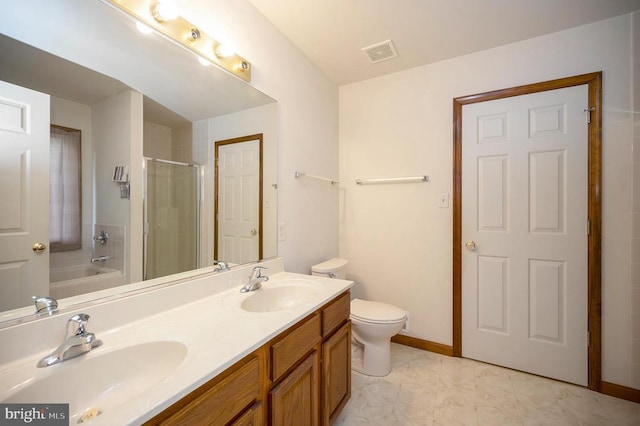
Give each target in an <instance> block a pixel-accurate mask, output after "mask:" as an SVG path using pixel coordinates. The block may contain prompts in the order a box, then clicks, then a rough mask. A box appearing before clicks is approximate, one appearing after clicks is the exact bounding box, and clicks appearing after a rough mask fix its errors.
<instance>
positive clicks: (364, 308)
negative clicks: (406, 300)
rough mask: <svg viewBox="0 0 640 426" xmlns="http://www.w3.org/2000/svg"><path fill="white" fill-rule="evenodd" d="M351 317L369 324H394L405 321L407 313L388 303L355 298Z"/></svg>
mask: <svg viewBox="0 0 640 426" xmlns="http://www.w3.org/2000/svg"><path fill="white" fill-rule="evenodd" d="M351 319H353V320H357V321H361V322H364V323H369V324H394V323H398V322H403V321H405V320H406V319H407V313H406V312H405V311H404V310H402V309H400V308H398V307H397V306H393V305H389V304H388V303H382V302H373V301H370V300H361V299H353V300H352V301H351Z"/></svg>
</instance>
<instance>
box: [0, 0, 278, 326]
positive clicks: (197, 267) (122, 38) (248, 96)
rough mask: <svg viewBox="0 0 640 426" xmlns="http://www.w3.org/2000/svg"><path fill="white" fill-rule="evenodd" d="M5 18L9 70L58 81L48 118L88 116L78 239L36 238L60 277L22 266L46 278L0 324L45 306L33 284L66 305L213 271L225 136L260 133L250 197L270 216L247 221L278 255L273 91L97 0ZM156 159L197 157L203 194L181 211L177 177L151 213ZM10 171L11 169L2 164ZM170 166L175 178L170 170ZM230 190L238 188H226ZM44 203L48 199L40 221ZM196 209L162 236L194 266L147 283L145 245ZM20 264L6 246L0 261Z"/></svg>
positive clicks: (9, 77)
mask: <svg viewBox="0 0 640 426" xmlns="http://www.w3.org/2000/svg"><path fill="white" fill-rule="evenodd" d="M0 28H2V30H1V31H2V35H0V81H5V82H9V83H11V84H13V85H17V86H20V87H25V88H31V89H33V90H36V91H39V92H43V93H47V94H49V95H50V104H51V116H50V122H51V124H58V125H60V126H63V127H68V128H74V129H77V128H83V129H84V130H83V132H82V136H81V139H82V149H81V157H82V163H81V170H82V172H81V174H82V189H81V198H82V204H81V205H82V210H81V211H82V213H81V214H82V221H81V223H82V225H81V227H82V242H81V248H80V249H74V250H69V251H62V252H56V253H51V252H50V250H45V251H44V252H42V253H40V254H36V253H34V252H32V251H31V245H29V246H28V247H27V249H28V253H25V254H24V255H23V258H25V259H27V258H29V257H35V258H36V259H37V260H39V261H41V262H40V263H46V264H47V266H49V264H50V266H51V267H52V268H49V267H47V268H46V269H47V277H49V276H50V280H49V279H47V280H46V282H45V280H35V279H31V277H33V275H31V274H30V272H29V271H28V270H27V269H25V268H23V269H22V270H19V271H18V275H19V274H22V275H23V276H24V277H26V279H27V280H29V279H31V283H30V284H33V283H36V284H37V285H36V286H35V287H33V288H31V289H30V290H29V291H23V292H22V293H23V294H21V295H20V297H19V298H20V303H19V305H18V306H5V307H3V308H2V311H3V312H2V313H0V327H2V326H3V324H4V325H6V324H10V323H13V322H15V320H16V319H18V320H20V321H25V320H29V319H32V318H34V317H33V316H32V315H31V313H32V312H34V311H35V310H34V309H32V307H31V301H30V296H32V295H35V294H32V293H36V292H37V293H39V294H38V295H39V296H43V295H47V294H51V295H52V296H54V297H56V296H57V297H59V298H62V300H60V307H61V308H63V309H64V308H65V307H68V306H73V305H74V304H78V303H81V304H87V303H92V301H94V300H98V299H100V300H101V299H103V298H105V297H118V294H120V293H122V292H131V291H135V292H139V291H145V289H146V288H147V287H148V286H154V285H162V284H165V283H168V282H172V281H175V280H178V279H182V278H185V277H189V276H193V275H196V274H200V273H203V272H208V271H211V270H212V269H213V262H214V259H215V257H214V253H215V252H216V251H218V249H219V248H220V245H219V246H217V247H216V241H218V242H219V243H220V242H221V241H223V240H225V239H223V238H216V235H215V234H214V230H216V229H217V227H218V223H217V221H216V220H215V217H214V216H215V215H214V213H213V212H214V210H215V209H218V210H219V211H222V212H224V202H225V201H224V198H225V197H218V198H217V194H218V190H217V189H216V187H215V182H216V176H217V174H218V173H217V172H218V170H217V163H219V162H216V161H214V156H215V154H216V152H217V150H216V149H215V143H216V142H225V141H230V140H234V139H243V138H246V137H249V136H251V137H254V139H256V140H257V139H260V144H261V145H260V147H261V149H260V151H259V152H260V153H261V157H260V160H261V168H260V170H261V176H260V181H261V185H260V188H259V191H254V192H256V193H260V198H256V199H255V200H254V201H252V203H254V204H255V206H254V207H256V206H257V209H259V210H258V211H259V213H258V214H256V216H259V217H260V218H261V220H262V223H261V224H260V225H259V226H258V227H251V229H250V230H249V232H250V233H251V234H254V235H255V236H256V237H257V236H260V241H261V244H260V250H255V252H256V253H257V252H261V257H262V258H269V257H273V256H276V255H277V240H276V227H277V224H276V222H277V208H276V207H277V189H276V188H277V185H276V183H277V171H276V151H277V135H276V120H277V117H276V114H277V104H276V101H275V100H274V99H272V98H270V97H269V96H267V95H265V94H263V93H261V92H259V91H258V90H256V89H255V88H253V87H251V85H250V84H247V83H245V82H244V81H241V80H240V79H238V78H237V77H235V76H232V75H230V74H228V73H227V72H225V71H223V70H221V69H218V68H216V67H214V66H209V67H203V66H202V65H201V64H200V63H199V62H198V61H197V58H196V57H195V55H194V54H193V53H192V52H189V51H187V50H186V49H184V48H182V47H181V46H178V45H176V44H174V43H171V42H169V41H167V40H166V39H163V38H161V37H159V36H158V35H157V34H151V35H146V36H145V35H143V34H141V33H139V32H138V31H137V30H136V29H135V22H134V21H133V20H132V19H131V18H130V17H128V16H126V15H124V14H123V13H121V12H120V11H117V10H115V9H114V8H112V7H110V6H108V5H106V4H104V3H103V2H101V1H99V0H28V1H24V2H11V3H10V4H9V5H6V7H5V10H4V11H3V14H2V16H0ZM70 82H72V83H73V84H70ZM0 97H3V95H2V94H0ZM123 102H124V103H125V104H126V105H127V107H128V108H129V113H128V114H125V119H126V121H127V124H126V125H124V126H122V125H118V124H117V123H118V122H110V121H109V119H110V118H109V117H110V116H113V115H118V114H117V113H114V106H116V105H118V103H120V104H121V103H123ZM105 116H106V117H107V119H105V120H98V122H96V117H99V118H100V119H101V118H103V117H105ZM82 117H85V118H86V117H89V118H86V119H83V118H82ZM83 120H84V123H85V124H83ZM86 123H89V124H86ZM120 123H121V122H120ZM126 126H129V127H128V128H127V129H125V130H126V132H124V133H123V132H118V131H116V130H117V129H120V130H122V129H121V128H122V127H126ZM104 128H106V130H107V131H106V132H103V130H105V129H104ZM250 139H251V138H250ZM158 160H159V161H158ZM149 161H154V162H157V163H164V164H173V163H175V164H185V165H187V166H194V167H195V168H194V170H197V171H196V172H195V179H196V180H197V185H196V186H198V187H199V191H200V192H199V193H196V194H191V195H192V197H191V198H193V199H195V201H197V204H196V205H195V206H194V207H193V210H189V211H188V212H187V213H184V214H182V213H179V212H177V210H176V209H175V207H176V206H177V205H182V204H184V197H183V198H179V197H178V195H179V194H180V193H181V191H182V193H184V189H178V192H177V193H176V194H174V195H170V196H167V197H164V198H165V201H166V199H169V201H170V202H169V203H168V204H166V203H165V204H164V205H163V204H160V207H158V211H156V212H155V214H154V215H151V214H149V211H148V210H146V209H145V205H144V203H145V201H147V200H146V197H145V192H144V189H145V188H144V184H145V179H144V177H143V173H145V172H146V171H147V170H146V168H145V162H149ZM1 164H5V165H6V164H7V163H6V162H5V163H1ZM116 166H124V170H125V171H126V172H128V178H124V179H116V176H114V171H115V167H116ZM0 167H2V168H5V166H3V165H0ZM0 173H4V174H5V175H6V174H7V173H9V172H8V171H7V170H5V171H4V172H3V171H2V170H1V169H0ZM161 173H165V177H164V178H163V179H165V180H167V179H166V173H168V172H165V171H163V172H161ZM192 174H193V173H192ZM180 179H181V178H178V177H172V178H169V181H170V183H169V185H168V186H169V187H171V186H173V187H178V188H184V187H183V186H180V185H181V184H178V183H177V182H178V181H179V180H180ZM118 180H122V182H117V181H118ZM37 184H38V185H40V186H46V185H47V184H48V178H46V177H44V176H43V175H42V173H41V174H40V175H38V176H37ZM229 187H231V186H229ZM174 189H175V188H174ZM165 190H166V189H161V190H159V189H157V188H156V189H155V191H160V192H162V191H165ZM123 191H124V192H123ZM127 191H128V192H127ZM125 192H127V193H126V194H125ZM125 195H126V196H125ZM233 196H234V194H232V193H228V194H227V198H233ZM127 197H128V198H127ZM160 198H162V197H160ZM216 199H217V203H216V202H215V201H214V200H216ZM171 200H173V204H172V203H171ZM196 212H197V213H199V215H195V213H196ZM43 216H44V214H42V212H40V216H39V217H40V219H39V220H42V219H43ZM185 216H190V217H191V219H192V220H194V221H195V222H196V223H192V224H191V225H189V226H182V227H178V228H179V229H175V230H173V231H172V232H173V234H172V235H169V236H167V235H164V236H163V237H160V238H155V240H154V241H156V242H157V241H160V242H159V243H158V244H157V248H156V249H157V250H161V249H162V247H169V248H172V249H173V252H172V253H171V254H169V255H168V257H167V259H171V260H172V261H173V260H176V257H178V256H183V257H184V256H186V254H185V253H187V252H189V253H188V255H189V256H190V259H188V261H186V262H181V263H182V264H183V266H180V267H179V268H178V269H175V270H171V269H166V268H165V269H166V270H165V269H163V268H160V269H162V270H161V271H159V272H158V271H156V272H155V273H154V274H147V275H146V277H147V278H150V280H149V281H146V282H141V281H143V279H144V278H145V265H146V261H147V260H148V258H147V257H148V254H149V252H150V249H148V248H147V250H146V251H145V250H143V245H144V244H145V242H148V241H147V240H148V236H149V235H150V228H151V230H153V229H155V228H157V229H162V230H164V229H165V228H168V227H170V226H172V225H176V224H182V223H183V222H182V221H183V220H184V218H185ZM218 216H219V215H218ZM151 218H152V219H151ZM1 222H2V221H1V220H0V227H2V226H1V225H2V224H1ZM184 228H190V229H196V235H195V238H194V240H195V246H194V243H193V241H192V242H191V245H190V246H189V249H188V250H183V249H181V248H179V249H177V250H176V246H175V244H176V242H177V241H178V240H179V239H180V238H182V235H181V234H182V233H183V230H184ZM258 230H259V231H258ZM101 232H104V233H105V234H107V235H108V240H107V241H106V242H105V243H104V244H102V241H99V239H96V238H98V237H99V236H100V233H101ZM3 233H4V234H5V235H6V234H7V233H10V232H7V230H6V229H4V230H1V231H0V255H2V254H3V253H6V252H7V251H9V250H8V246H7V247H2V245H3V244H5V243H3V241H2V238H1V237H2V234H3ZM45 238H46V239H48V237H45ZM256 240H257V238H256ZM34 242H35V241H34ZM45 242H46V243H48V240H47V241H45ZM47 245H48V244H47ZM218 253H224V250H222V251H218ZM227 253H230V251H228V252H227ZM219 256H220V257H221V259H220V260H225V261H227V262H230V263H231V264H238V263H242V262H248V261H256V260H259V259H258V256H256V258H255V259H254V258H244V259H242V258H238V259H235V258H228V259H223V258H222V256H224V255H219ZM228 256H232V255H231V254H229V255H228ZM193 257H195V259H194V258H193ZM42 259H46V262H42ZM91 260H94V262H91ZM18 263H19V262H13V263H12V262H7V261H6V260H4V259H1V258H0V264H4V265H7V264H11V265H16V264H18ZM165 263H167V262H164V261H163V259H162V258H160V259H156V260H155V265H156V269H158V268H157V265H158V264H160V265H163V266H164V264H165ZM23 264H24V265H28V262H23ZM184 265H188V266H184ZM29 267H30V266H27V267H26V268H29ZM5 270H6V268H5ZM172 272H178V274H171V273H172ZM167 274H170V275H167ZM15 276H16V274H13V275H11V274H5V275H4V277H3V274H2V273H0V282H1V283H2V284H3V285H6V282H7V281H11V280H12V279H13V278H12V277H15ZM7 277H8V278H7ZM151 278H153V279H151ZM3 279H4V280H5V282H2V280H3ZM49 281H51V284H49ZM14 308H17V309H14Z"/></svg>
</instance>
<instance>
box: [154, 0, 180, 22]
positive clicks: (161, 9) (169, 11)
mask: <svg viewBox="0 0 640 426" xmlns="http://www.w3.org/2000/svg"><path fill="white" fill-rule="evenodd" d="M151 13H152V15H153V18H154V19H155V20H156V21H158V22H169V21H173V20H174V19H176V18H177V17H178V7H177V6H176V5H175V4H173V2H170V1H166V0H164V1H160V2H158V3H156V4H155V5H153V6H152V8H151Z"/></svg>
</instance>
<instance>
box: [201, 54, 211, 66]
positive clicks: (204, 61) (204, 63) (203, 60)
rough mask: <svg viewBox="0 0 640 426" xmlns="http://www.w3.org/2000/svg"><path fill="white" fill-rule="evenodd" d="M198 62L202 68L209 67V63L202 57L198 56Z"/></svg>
mask: <svg viewBox="0 0 640 426" xmlns="http://www.w3.org/2000/svg"><path fill="white" fill-rule="evenodd" d="M198 62H200V64H201V65H202V66H204V67H208V66H209V65H211V62H209V60H207V59H205V58H203V57H202V56H198Z"/></svg>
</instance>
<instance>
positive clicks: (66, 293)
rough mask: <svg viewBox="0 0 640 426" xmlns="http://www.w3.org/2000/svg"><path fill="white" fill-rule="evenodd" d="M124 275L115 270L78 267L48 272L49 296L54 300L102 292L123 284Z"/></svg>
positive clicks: (86, 266) (88, 266) (89, 266)
mask: <svg viewBox="0 0 640 426" xmlns="http://www.w3.org/2000/svg"><path fill="white" fill-rule="evenodd" d="M124 281H125V279H124V274H123V273H122V272H121V271H118V270H117V269H111V268H106V267H101V266H95V265H79V266H72V267H68V268H58V269H52V270H50V271H49V283H50V284H49V289H50V296H51V297H53V298H55V299H63V298H65V297H71V296H77V295H79V294H84V293H90V292H93V291H98V290H104V289H107V288H111V287H116V286H119V285H122V284H124Z"/></svg>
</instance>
